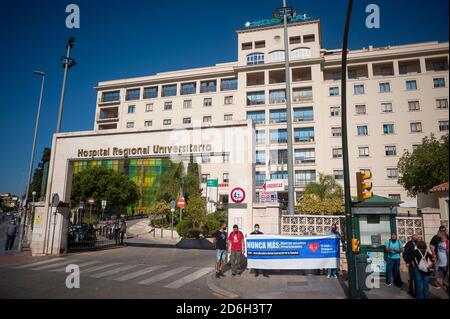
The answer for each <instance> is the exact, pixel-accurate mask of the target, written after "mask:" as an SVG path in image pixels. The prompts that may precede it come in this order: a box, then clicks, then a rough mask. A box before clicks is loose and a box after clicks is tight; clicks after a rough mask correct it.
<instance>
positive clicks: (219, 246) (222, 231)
mask: <svg viewBox="0 0 450 319" xmlns="http://www.w3.org/2000/svg"><path fill="white" fill-rule="evenodd" d="M213 237H214V247H215V248H216V265H215V270H216V278H220V277H221V276H223V277H225V274H224V273H223V271H222V269H223V264H224V263H225V258H226V256H227V226H226V225H225V224H224V223H222V224H221V225H220V228H219V230H217V231H216V232H215V233H214V234H213Z"/></svg>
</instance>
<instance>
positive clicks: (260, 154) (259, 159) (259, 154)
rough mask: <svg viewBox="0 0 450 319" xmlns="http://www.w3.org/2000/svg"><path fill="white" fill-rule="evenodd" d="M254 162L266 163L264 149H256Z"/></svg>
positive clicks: (258, 163) (257, 163)
mask: <svg viewBox="0 0 450 319" xmlns="http://www.w3.org/2000/svg"><path fill="white" fill-rule="evenodd" d="M255 163H256V165H265V164H266V151H256V157H255Z"/></svg>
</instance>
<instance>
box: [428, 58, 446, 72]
mask: <svg viewBox="0 0 450 319" xmlns="http://www.w3.org/2000/svg"><path fill="white" fill-rule="evenodd" d="M425 66H426V70H427V72H441V71H448V60H447V57H439V58H431V59H425Z"/></svg>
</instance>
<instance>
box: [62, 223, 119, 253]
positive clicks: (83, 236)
mask: <svg viewBox="0 0 450 319" xmlns="http://www.w3.org/2000/svg"><path fill="white" fill-rule="evenodd" d="M119 244H120V234H119V232H118V231H114V230H113V229H112V228H111V227H109V226H108V225H106V223H102V224H99V225H98V226H97V227H94V226H93V225H89V224H81V225H72V224H71V225H69V229H68V234H67V250H68V251H69V252H73V251H83V250H96V249H102V248H109V247H114V246H117V245H119Z"/></svg>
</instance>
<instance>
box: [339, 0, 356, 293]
mask: <svg viewBox="0 0 450 319" xmlns="http://www.w3.org/2000/svg"><path fill="white" fill-rule="evenodd" d="M352 8H353V0H349V1H348V6H347V16H346V18H345V29H344V38H343V41H342V69H341V91H342V92H341V108H342V110H341V130H342V160H343V168H344V200H345V230H346V232H345V238H346V243H347V245H346V248H347V249H346V255H347V265H348V291H349V298H350V299H354V298H356V265H355V255H354V253H353V251H352V238H353V214H352V197H351V193H350V171H349V169H350V168H349V160H348V139H347V51H348V33H349V29H350V19H351V16H352Z"/></svg>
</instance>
